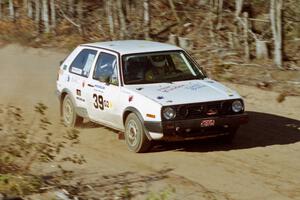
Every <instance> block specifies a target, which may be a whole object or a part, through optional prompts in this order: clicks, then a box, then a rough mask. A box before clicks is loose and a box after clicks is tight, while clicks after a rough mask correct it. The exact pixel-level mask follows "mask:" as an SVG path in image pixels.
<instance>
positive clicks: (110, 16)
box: [105, 0, 115, 39]
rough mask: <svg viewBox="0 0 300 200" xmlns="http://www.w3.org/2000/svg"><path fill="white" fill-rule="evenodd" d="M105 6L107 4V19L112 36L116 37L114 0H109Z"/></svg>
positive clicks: (112, 37)
mask: <svg viewBox="0 0 300 200" xmlns="http://www.w3.org/2000/svg"><path fill="white" fill-rule="evenodd" d="M105 6H106V15H107V20H108V25H109V32H110V38H111V39H114V38H115V29H114V17H113V12H112V0H107V1H106V5H105Z"/></svg>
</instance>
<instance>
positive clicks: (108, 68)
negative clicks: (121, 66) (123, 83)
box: [93, 52, 119, 85]
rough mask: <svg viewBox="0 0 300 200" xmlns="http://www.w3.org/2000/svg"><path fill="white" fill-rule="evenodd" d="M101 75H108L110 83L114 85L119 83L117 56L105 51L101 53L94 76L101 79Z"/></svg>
mask: <svg viewBox="0 0 300 200" xmlns="http://www.w3.org/2000/svg"><path fill="white" fill-rule="evenodd" d="M100 76H108V77H109V78H110V83H111V84H113V85H118V84H119V82H118V67H117V57H116V56H114V55H112V54H108V53H104V52H102V53H100V55H99V57H98V60H97V62H96V66H95V71H94V75H93V78H94V79H96V80H99V78H100Z"/></svg>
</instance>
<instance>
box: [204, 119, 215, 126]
mask: <svg viewBox="0 0 300 200" xmlns="http://www.w3.org/2000/svg"><path fill="white" fill-rule="evenodd" d="M214 125H215V120H213V119H206V120H203V121H201V127H210V126H214Z"/></svg>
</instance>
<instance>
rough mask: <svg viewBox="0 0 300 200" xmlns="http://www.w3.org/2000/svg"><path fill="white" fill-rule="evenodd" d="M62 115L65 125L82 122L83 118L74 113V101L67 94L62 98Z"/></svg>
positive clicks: (76, 124) (72, 125)
mask: <svg viewBox="0 0 300 200" xmlns="http://www.w3.org/2000/svg"><path fill="white" fill-rule="evenodd" d="M62 117H63V122H64V124H65V125H66V126H67V127H75V126H78V125H80V124H82V122H83V118H82V117H80V116H78V115H77V114H76V111H75V107H74V103H73V101H72V99H71V97H70V96H69V95H68V94H67V95H66V96H65V98H64V100H63V105H62Z"/></svg>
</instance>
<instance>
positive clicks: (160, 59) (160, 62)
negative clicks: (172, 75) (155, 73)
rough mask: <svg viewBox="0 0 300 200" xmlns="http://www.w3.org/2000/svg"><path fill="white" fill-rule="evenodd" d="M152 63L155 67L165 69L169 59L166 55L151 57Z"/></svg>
mask: <svg viewBox="0 0 300 200" xmlns="http://www.w3.org/2000/svg"><path fill="white" fill-rule="evenodd" d="M150 61H151V64H152V65H153V66H154V67H164V66H165V65H166V64H167V58H166V56H165V55H154V56H150Z"/></svg>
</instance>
